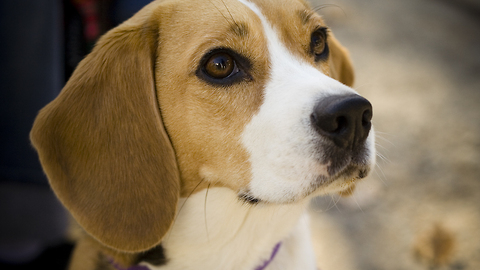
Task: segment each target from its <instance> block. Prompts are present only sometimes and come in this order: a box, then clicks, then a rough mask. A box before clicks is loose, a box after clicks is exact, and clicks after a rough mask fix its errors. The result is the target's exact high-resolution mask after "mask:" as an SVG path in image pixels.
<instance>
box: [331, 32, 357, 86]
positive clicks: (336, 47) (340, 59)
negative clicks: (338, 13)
mask: <svg viewBox="0 0 480 270" xmlns="http://www.w3.org/2000/svg"><path fill="white" fill-rule="evenodd" d="M328 48H329V49H330V57H329V65H330V76H331V77H332V78H334V79H335V80H337V81H339V82H341V83H343V84H345V85H348V86H353V81H354V79H355V76H354V72H353V65H352V62H351V60H350V55H349V53H348V51H347V49H345V47H343V46H342V45H341V44H340V42H339V41H338V40H337V39H336V38H335V36H333V35H332V34H330V36H329V38H328Z"/></svg>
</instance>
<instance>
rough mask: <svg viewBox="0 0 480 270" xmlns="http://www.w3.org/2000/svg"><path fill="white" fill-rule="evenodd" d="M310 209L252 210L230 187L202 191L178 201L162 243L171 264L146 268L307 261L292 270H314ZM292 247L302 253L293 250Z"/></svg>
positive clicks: (229, 266)
mask: <svg viewBox="0 0 480 270" xmlns="http://www.w3.org/2000/svg"><path fill="white" fill-rule="evenodd" d="M307 205H308V201H305V202H301V203H296V204H288V205H273V204H262V203H260V204H257V205H250V204H248V203H245V202H242V201H241V200H240V199H238V197H237V194H235V193H234V192H233V191H231V190H230V189H227V188H211V189H209V190H208V192H207V190H204V191H201V192H198V193H196V194H194V195H192V196H190V197H189V198H187V199H182V200H180V202H179V212H178V215H177V218H176V220H175V221H174V224H173V225H172V228H171V230H170V231H169V232H168V233H167V235H166V236H165V237H164V240H163V241H162V246H163V248H164V250H165V255H166V257H167V260H168V263H167V264H166V265H165V266H164V267H165V268H162V266H160V267H155V266H153V265H149V264H147V265H148V266H149V267H150V268H151V269H217V268H220V269H252V270H253V269H255V268H256V267H257V268H258V267H260V268H258V269H264V268H265V267H266V266H265V267H264V268H261V267H262V265H263V264H264V262H268V263H267V264H268V266H269V269H272V268H273V269H274V268H275V267H274V265H275V264H278V263H281V264H282V265H283V266H285V263H287V264H291V265H294V263H295V264H296V263H298V262H297V261H305V262H302V263H307V266H306V267H305V268H293V267H292V268H291V269H310V266H311V268H312V269H315V268H314V256H313V250H312V248H311V242H310V241H311V240H310V236H309V229H308V226H309V225H308V219H307V217H306V215H305V209H306V206H307ZM279 242H282V244H281V247H280V245H278V243H279ZM291 245H295V247H299V248H296V250H292V248H289V247H290V246H291ZM272 250H273V251H272ZM272 255H273V256H272ZM187 258H188V259H187ZM285 260H287V261H288V262H286V261H285ZM302 265H303V264H302ZM303 266H305V265H303ZM303 266H302V267H303ZM285 269H290V268H285Z"/></svg>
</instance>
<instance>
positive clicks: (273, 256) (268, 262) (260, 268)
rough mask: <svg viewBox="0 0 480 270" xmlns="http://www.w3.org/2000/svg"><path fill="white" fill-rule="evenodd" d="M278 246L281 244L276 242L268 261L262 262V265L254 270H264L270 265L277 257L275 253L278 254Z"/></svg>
mask: <svg viewBox="0 0 480 270" xmlns="http://www.w3.org/2000/svg"><path fill="white" fill-rule="evenodd" d="M280 246H282V242H278V243H277V244H276V245H275V247H274V248H273V250H272V254H271V255H270V259H268V260H266V261H264V262H263V264H262V265H259V266H257V267H255V270H264V269H265V268H267V266H268V265H270V263H271V262H272V261H273V259H275V256H277V253H278V250H279V249H280Z"/></svg>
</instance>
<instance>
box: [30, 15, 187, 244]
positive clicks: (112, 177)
mask: <svg viewBox="0 0 480 270" xmlns="http://www.w3.org/2000/svg"><path fill="white" fill-rule="evenodd" d="M139 17H141V19H142V20H143V19H145V16H143V15H142V16H137V18H139ZM138 21H139V20H136V21H135V20H130V21H127V23H124V24H123V25H121V26H119V27H117V28H115V29H113V30H112V31H110V32H108V33H107V34H106V35H105V36H103V37H102V38H101V40H100V41H99V42H98V43H97V45H96V47H95V48H94V50H93V51H92V53H91V54H89V55H88V56H87V57H86V58H85V59H84V60H83V61H82V62H81V63H80V64H79V66H78V68H77V69H76V70H75V72H74V73H73V75H72V77H71V79H70V80H69V81H68V83H67V84H66V86H65V88H64V89H63V90H62V92H61V93H60V95H59V96H58V97H57V98H56V99H55V100H54V101H52V102H51V103H50V104H49V105H47V106H46V107H45V108H44V109H42V110H41V111H40V113H39V115H38V116H37V119H36V121H35V123H34V126H33V129H32V131H31V135H30V136H31V140H32V142H33V145H34V147H35V148H36V149H37V151H38V154H39V157H40V161H41V163H42V166H43V168H44V170H45V172H46V174H47V176H48V178H49V180H50V184H51V186H52V188H53V190H54V191H55V193H56V194H57V196H58V197H59V199H60V200H61V201H62V203H63V204H64V205H65V206H66V207H67V208H68V209H69V210H70V212H71V213H72V215H73V216H74V217H75V219H76V220H77V221H78V223H79V224H80V225H81V226H82V227H83V228H84V229H85V230H86V231H87V232H88V233H89V234H91V235H92V236H93V237H94V238H96V239H97V240H99V241H100V242H102V243H103V244H105V245H107V246H109V247H112V248H114V249H117V250H121V251H127V252H137V251H143V250H147V249H149V248H151V247H153V246H155V245H157V244H158V243H159V242H160V241H161V239H162V237H163V236H164V234H165V233H166V232H167V230H168V229H169V227H170V226H171V223H172V221H173V219H174V216H175V213H176V205H177V200H178V197H179V192H180V187H179V185H180V181H179V172H178V168H177V164H176V160H175V153H174V150H173V148H172V146H171V143H170V141H169V138H168V135H167V134H166V131H165V129H164V126H163V123H162V118H161V115H160V110H159V104H158V101H157V98H156V91H157V90H156V89H155V78H154V74H155V72H154V70H155V65H156V61H155V60H156V59H155V57H156V51H157V49H158V43H157V39H158V35H159V33H158V31H159V30H158V24H159V23H158V22H147V23H138Z"/></svg>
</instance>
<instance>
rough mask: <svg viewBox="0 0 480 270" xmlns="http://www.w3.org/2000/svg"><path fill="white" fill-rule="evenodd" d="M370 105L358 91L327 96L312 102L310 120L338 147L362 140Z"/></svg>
mask: <svg viewBox="0 0 480 270" xmlns="http://www.w3.org/2000/svg"><path fill="white" fill-rule="evenodd" d="M372 115H373V109H372V105H371V104H370V102H369V101H368V100H366V99H365V98H363V97H361V96H359V95H348V96H330V97H327V98H324V99H322V100H321V101H320V102H318V103H317V104H316V105H315V108H314V110H313V113H312V114H311V116H310V118H311V122H312V125H313V127H314V128H315V130H316V131H317V132H318V133H320V135H322V136H325V137H327V138H328V139H330V140H331V141H333V142H334V143H335V145H337V146H338V147H340V148H345V149H353V148H355V147H357V146H358V145H360V144H361V143H363V142H365V140H366V139H367V137H368V133H369V132H370V128H371V126H372V124H371V119H372Z"/></svg>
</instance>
